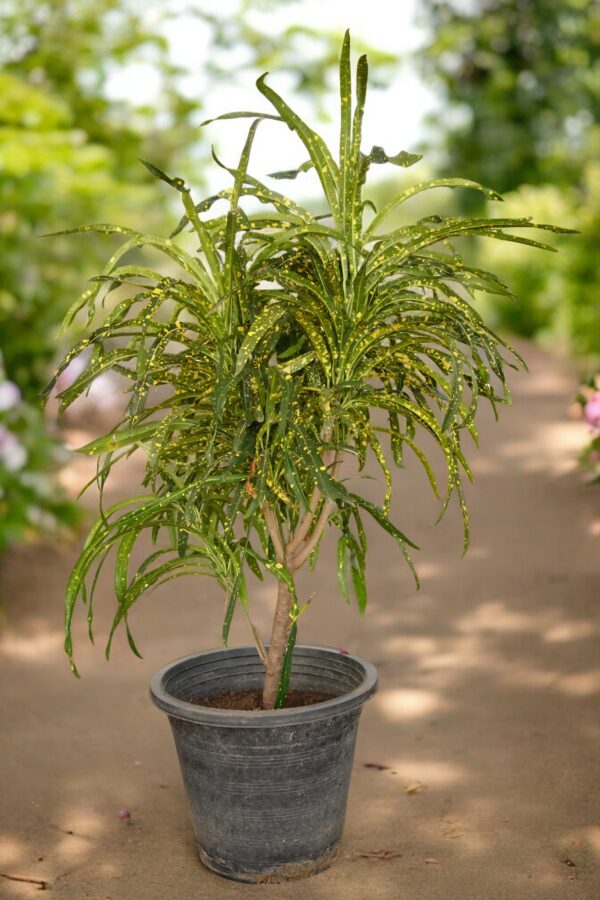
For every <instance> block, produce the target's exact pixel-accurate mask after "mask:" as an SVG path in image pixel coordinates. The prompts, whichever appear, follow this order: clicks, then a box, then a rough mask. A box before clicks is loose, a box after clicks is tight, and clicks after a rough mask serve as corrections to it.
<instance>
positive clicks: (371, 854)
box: [360, 850, 401, 859]
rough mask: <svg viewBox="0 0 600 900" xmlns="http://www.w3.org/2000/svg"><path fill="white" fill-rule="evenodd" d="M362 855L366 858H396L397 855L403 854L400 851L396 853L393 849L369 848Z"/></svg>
mask: <svg viewBox="0 0 600 900" xmlns="http://www.w3.org/2000/svg"><path fill="white" fill-rule="evenodd" d="M360 855H361V856H362V857H363V858H364V859H394V858H395V857H397V856H401V854H400V853H394V852H393V850H368V851H367V852H366V853H361V854H360Z"/></svg>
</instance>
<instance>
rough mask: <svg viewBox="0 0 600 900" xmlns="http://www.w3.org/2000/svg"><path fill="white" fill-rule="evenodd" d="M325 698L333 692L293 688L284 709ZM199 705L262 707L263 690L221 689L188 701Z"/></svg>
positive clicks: (247, 708)
mask: <svg viewBox="0 0 600 900" xmlns="http://www.w3.org/2000/svg"><path fill="white" fill-rule="evenodd" d="M325 700H333V694H324V693H323V692H322V691H298V690H295V689H294V688H291V689H290V690H289V691H288V695H287V697H286V701H285V703H284V704H283V709H291V708H292V707H294V706H312V704H313V703H323V702H324V701H325ZM188 702H189V703H196V704H197V705H198V706H210V707H212V708H213V709H215V708H216V709H241V710H244V711H246V710H250V711H252V710H259V709H262V708H263V706H262V691H260V690H256V691H243V692H241V693H235V692H234V691H230V690H228V689H225V690H222V691H219V692H218V693H217V694H213V695H212V696H211V697H198V698H196V697H194V698H193V699H191V700H189V701H188Z"/></svg>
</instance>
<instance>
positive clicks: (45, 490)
mask: <svg viewBox="0 0 600 900" xmlns="http://www.w3.org/2000/svg"><path fill="white" fill-rule="evenodd" d="M278 5H279V6H281V5H282V3H281V2H280V3H279V4H278ZM289 5H290V9H291V10H292V13H293V18H294V19H295V24H293V25H291V26H290V27H289V28H288V29H287V30H286V32H285V34H280V33H273V32H271V31H270V30H269V29H268V28H267V29H264V30H260V29H257V27H256V26H255V25H252V24H250V20H249V17H248V12H249V11H250V10H251V9H252V8H253V7H255V6H256V7H261V8H267V9H268V7H269V3H268V0H255V2H253V0H239V2H238V3H237V7H236V13H235V14H234V15H232V14H231V11H230V10H229V11H228V12H227V15H225V13H224V14H223V15H222V16H220V15H216V14H215V13H214V12H213V13H211V14H208V13H206V12H202V11H199V5H198V4H191V5H190V7H189V8H186V7H185V5H177V4H176V3H173V4H171V3H164V4H163V3H156V4H152V3H150V4H147V3H146V4H144V3H141V2H139V0H4V2H3V4H2V6H1V8H0V64H1V69H0V241H1V249H2V253H1V254H0V354H1V358H0V550H2V549H3V548H4V547H6V546H7V545H8V544H10V543H12V542H15V541H17V540H20V539H22V538H24V537H25V536H27V535H30V534H32V533H35V532H37V531H40V530H52V529H54V528H55V527H56V526H60V524H61V523H65V524H67V525H71V524H72V523H73V521H74V514H73V508H72V506H70V505H69V503H68V502H66V501H65V500H64V498H62V497H61V496H60V493H59V492H58V488H57V487H56V485H55V483H54V482H53V481H52V477H51V472H52V469H53V468H54V467H55V466H56V465H58V464H59V462H60V449H59V443H58V442H57V439H56V438H55V436H53V428H54V426H53V425H52V423H51V422H50V421H47V420H45V419H44V418H43V416H42V413H41V411H40V406H39V393H40V390H41V388H42V386H43V384H44V383H45V382H46V381H47V379H48V377H49V374H50V373H51V370H52V367H53V363H54V360H55V359H56V358H57V357H58V355H59V354H60V350H61V347H60V341H59V340H57V338H56V333H57V329H58V325H59V323H60V321H61V319H62V316H63V314H64V312H65V310H66V308H67V307H68V306H69V305H70V304H71V302H72V301H73V300H74V298H75V297H76V296H77V295H78V294H79V293H80V292H81V290H82V289H83V288H84V287H85V282H86V279H87V278H89V277H90V276H91V275H92V274H94V273H95V272H97V271H98V269H99V267H100V266H101V264H102V262H103V260H104V259H105V258H106V255H107V249H108V246H109V245H108V244H107V241H110V238H107V239H103V238H101V237H98V236H95V237H94V236H86V238H85V239H82V238H81V237H74V238H73V237H61V238H53V239H50V240H48V239H46V240H45V239H43V238H42V237H40V235H42V234H45V233H47V232H51V231H55V230H60V229H62V228H67V227H70V226H75V225H78V224H83V223H87V222H101V221H108V222H114V221H116V222H123V221H124V213H126V222H125V224H127V225H129V226H130V227H134V228H135V227H138V226H140V227H143V230H145V231H149V230H153V229H155V230H157V231H158V232H161V233H164V232H165V231H166V229H165V226H164V224H163V223H164V221H165V216H167V217H169V218H168V219H167V221H168V223H169V224H168V225H167V228H169V229H170V222H171V218H170V216H171V213H170V210H169V207H168V204H169V203H170V202H171V198H170V197H169V196H168V194H167V193H166V192H165V193H163V192H161V191H160V190H157V189H156V187H155V185H154V184H152V183H151V180H150V179H149V178H148V176H147V173H146V172H145V170H144V169H143V167H142V166H141V165H140V164H139V162H138V159H139V158H140V157H148V158H150V159H151V160H152V161H153V162H155V163H156V164H157V165H158V166H160V168H161V169H164V170H165V171H167V172H173V173H177V174H185V176H186V177H187V178H188V179H189V180H190V181H193V182H194V183H196V184H201V183H202V168H203V163H204V162H205V161H206V159H207V157H208V155H209V147H208V145H207V144H206V142H205V139H203V138H202V137H201V133H200V132H199V129H198V124H199V122H200V121H201V120H202V118H203V109H204V105H205V103H206V102H207V98H210V94H211V86H214V85H215V84H216V83H219V82H220V81H223V80H224V79H228V78H231V74H232V73H231V69H232V62H231V61H232V59H235V67H236V70H237V75H238V77H240V78H242V79H244V78H247V79H250V80H252V78H253V77H254V76H255V74H258V73H259V72H261V71H264V70H266V69H269V68H273V69H277V70H284V71H286V72H288V73H289V75H290V77H291V78H292V79H293V85H294V86H295V88H296V89H297V90H299V91H305V92H308V93H310V95H311V97H314V96H315V93H316V96H317V97H318V96H319V92H322V91H324V90H325V88H326V87H327V85H328V82H329V79H330V76H331V74H332V73H333V71H334V69H335V67H336V65H337V56H338V52H339V45H340V37H341V33H342V31H343V27H344V23H341V25H340V29H339V33H329V32H322V31H320V30H319V28H318V23H314V22H307V21H305V17H303V4H302V2H293V0H292V2H290V3H289ZM417 6H418V9H419V14H420V17H421V27H422V30H423V35H424V44H423V47H422V49H421V50H420V51H419V52H418V54H417V55H416V56H415V58H414V59H413V60H411V61H409V63H410V64H411V65H414V66H416V67H418V68H419V70H420V72H421V73H422V76H423V77H424V78H425V79H426V80H427V81H428V83H429V84H430V85H431V87H432V89H433V90H434V92H435V94H436V97H437V101H438V102H437V112H436V114H435V115H434V116H432V117H431V120H430V122H429V127H428V131H427V137H426V140H425V146H424V148H423V149H424V150H425V151H426V152H427V156H428V159H429V163H430V166H433V168H434V170H435V172H434V173H433V174H451V175H460V176H463V177H467V178H472V179H475V180H478V181H481V182H483V183H484V184H488V185H490V186H491V187H494V188H496V189H498V190H500V191H501V192H503V193H505V194H506V204H505V207H508V208H503V210H502V212H503V213H504V212H506V213H507V214H509V215H521V214H523V213H525V214H527V215H532V216H534V218H537V219H538V220H541V221H549V222H555V223H557V224H562V225H566V226H571V227H574V228H578V229H579V230H580V231H581V235H579V236H577V237H576V238H575V239H571V240H570V241H568V242H566V241H562V242H561V252H560V254H556V255H554V256H553V257H552V258H551V259H550V258H549V257H546V258H545V259H544V260H540V259H535V260H532V259H531V257H529V256H528V255H527V254H525V253H522V252H519V250H518V249H515V247H514V245H511V244H506V245H500V246H499V247H494V248H493V249H492V248H491V247H490V248H489V249H486V250H485V251H481V252H482V254H483V257H486V256H487V257H488V258H487V259H486V258H482V259H481V262H482V264H483V265H485V264H486V262H492V261H491V260H490V259H489V257H491V256H492V254H493V257H494V258H493V265H494V266H495V267H497V268H498V269H499V272H500V274H501V275H503V276H504V277H505V279H506V280H507V281H508V282H509V283H510V284H511V286H512V287H513V288H514V290H515V291H516V293H517V294H518V295H519V297H520V300H519V303H518V304H517V303H515V304H507V303H506V301H502V302H501V303H499V304H492V305H489V306H488V307H487V309H486V314H487V315H488V316H489V318H490V319H491V321H492V322H493V323H495V324H496V325H497V326H499V327H501V328H504V329H507V330H509V331H513V332H516V333H518V334H521V335H525V336H527V337H534V338H539V339H540V340H546V341H552V343H553V344H554V345H561V346H562V347H564V348H565V349H567V350H568V351H569V352H570V353H571V354H572V356H573V358H574V359H575V360H576V361H577V364H578V366H579V368H580V369H581V371H582V374H585V375H588V376H589V375H591V374H593V372H594V371H595V369H596V368H597V367H598V364H599V361H600V269H599V267H598V264H597V255H598V246H599V238H600V155H599V152H598V151H599V149H600V115H599V113H600V109H599V105H600V5H599V4H598V3H597V2H595V0H422V2H420V3H419V4H418V5H417ZM398 15H400V14H398ZM186 16H187V17H190V16H192V17H194V16H195V17H200V18H202V20H203V22H204V24H205V26H206V27H207V28H208V34H209V44H208V48H207V49H206V50H205V51H204V52H203V53H201V54H199V58H198V67H197V71H196V72H195V73H194V74H195V75H196V76H197V77H198V78H199V79H200V80H199V83H201V84H202V87H203V91H202V95H201V96H197V97H196V96H195V95H194V96H192V95H190V92H189V91H182V90H181V85H182V84H183V82H184V80H185V79H186V78H189V76H190V72H189V71H188V69H186V67H185V66H184V65H182V64H181V63H179V62H178V61H177V55H176V54H174V53H173V52H172V51H173V48H172V46H171V45H170V43H169V39H168V35H169V34H171V33H172V31H171V30H170V27H169V26H170V24H172V22H173V20H174V19H177V17H179V18H181V17H184V19H185V17H186ZM381 27H382V29H383V28H386V27H387V26H386V24H385V22H382V26H381ZM353 37H354V39H355V40H354V43H355V47H356V48H358V49H364V45H363V47H361V42H360V35H353ZM307 42H309V43H310V46H311V47H312V49H313V51H314V52H311V53H309V54H307V53H306V48H307V46H308V44H307ZM240 50H242V51H243V52H242V54H241V56H240V53H239V51H240ZM236 52H237V55H236ZM232 54H233V56H232ZM370 58H371V62H372V63H375V65H376V68H377V69H378V75H379V77H380V78H381V79H382V80H385V73H386V67H387V68H388V70H389V69H390V68H391V69H393V68H394V66H397V65H399V63H400V61H399V60H397V59H394V57H393V56H390V54H389V53H387V54H386V53H383V52H378V51H377V48H371V52H370ZM132 63H133V64H139V63H142V64H143V65H145V66H150V67H151V68H152V71H153V73H154V78H155V80H156V90H155V92H154V97H155V99H154V101H153V102H152V104H148V103H142V102H136V100H135V97H134V93H135V92H133V93H132V97H131V98H130V99H123V97H121V96H118V97H117V96H115V95H114V94H113V93H111V91H110V90H108V88H107V85H109V84H110V83H111V79H113V78H114V75H115V73H118V72H119V71H121V72H125V73H126V72H127V70H128V67H129V66H131V65H132ZM403 63H404V64H406V60H404V61H403ZM311 102H314V101H311ZM321 112H322V110H321ZM399 129H400V125H399ZM400 138H401V136H400ZM396 149H400V148H394V150H396ZM406 149H414V148H406ZM477 196H478V195H473V196H472V195H471V192H464V196H461V197H460V198H458V199H455V198H453V200H452V202H458V203H461V202H462V203H464V204H467V203H471V204H472V203H477V202H479V201H478V200H477ZM465 210H466V207H465ZM468 211H469V212H473V211H474V210H473V207H472V206H471V207H470V208H468ZM481 211H482V212H484V210H483V209H481ZM490 212H492V214H497V213H498V207H497V206H496V207H495V208H494V209H492V210H490ZM490 243H492V242H490ZM7 385H9V387H7ZM10 385H16V387H17V388H18V392H17V391H15V389H13V388H12V387H10ZM3 390H4V395H3V393H2V392H3ZM11 392H12V393H11ZM3 396H4V398H5V399H4V400H3V399H2V397H3ZM15 441H16V442H17V444H18V446H19V447H20V448H21V450H15ZM57 454H58V455H57Z"/></svg>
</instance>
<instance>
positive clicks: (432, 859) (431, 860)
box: [423, 856, 441, 866]
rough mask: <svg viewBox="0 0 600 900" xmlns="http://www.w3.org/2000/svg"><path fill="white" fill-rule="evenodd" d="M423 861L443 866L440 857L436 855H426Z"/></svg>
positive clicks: (431, 864) (430, 864)
mask: <svg viewBox="0 0 600 900" xmlns="http://www.w3.org/2000/svg"><path fill="white" fill-rule="evenodd" d="M423 862H424V863H427V865H429V866H441V862H440V861H439V859H436V858H435V856H424V857H423Z"/></svg>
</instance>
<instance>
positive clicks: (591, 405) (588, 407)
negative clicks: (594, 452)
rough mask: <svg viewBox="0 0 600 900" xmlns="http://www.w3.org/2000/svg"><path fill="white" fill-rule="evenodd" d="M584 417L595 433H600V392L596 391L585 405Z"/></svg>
mask: <svg viewBox="0 0 600 900" xmlns="http://www.w3.org/2000/svg"><path fill="white" fill-rule="evenodd" d="M583 415H584V417H585V421H586V422H587V423H588V425H591V426H592V428H593V429H594V431H600V391H596V393H595V394H593V395H592V396H591V397H590V399H589V400H588V402H587V403H586V404H585V406H584V408H583Z"/></svg>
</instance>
